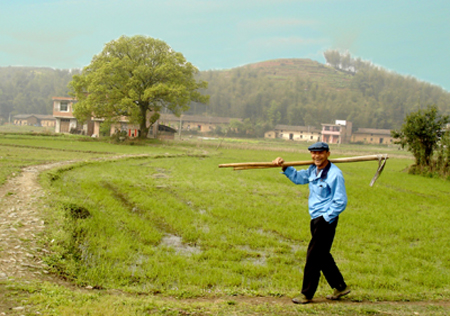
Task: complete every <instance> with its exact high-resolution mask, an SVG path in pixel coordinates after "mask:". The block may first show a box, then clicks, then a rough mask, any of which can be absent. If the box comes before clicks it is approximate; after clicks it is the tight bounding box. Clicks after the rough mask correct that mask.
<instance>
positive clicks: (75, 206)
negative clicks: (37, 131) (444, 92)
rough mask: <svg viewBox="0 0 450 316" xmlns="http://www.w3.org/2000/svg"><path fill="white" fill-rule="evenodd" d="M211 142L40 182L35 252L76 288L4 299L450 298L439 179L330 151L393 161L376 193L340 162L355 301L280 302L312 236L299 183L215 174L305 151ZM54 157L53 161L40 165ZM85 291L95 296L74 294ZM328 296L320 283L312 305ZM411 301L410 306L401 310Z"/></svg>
mask: <svg viewBox="0 0 450 316" xmlns="http://www.w3.org/2000/svg"><path fill="white" fill-rule="evenodd" d="M27 137H28V136H27ZM20 141H22V142H23V143H24V145H26V146H31V145H30V144H28V143H27V142H28V140H26V139H20ZM53 141H55V142H56V143H52V142H53ZM59 141H60V140H58V139H55V140H49V141H48V142H49V143H46V142H45V141H44V140H39V139H36V142H35V143H36V144H37V143H38V142H42V143H39V147H40V149H37V150H38V151H41V150H44V149H41V148H42V147H45V148H50V147H51V148H60V149H64V148H70V149H72V150H75V149H78V148H81V149H80V150H82V151H83V154H85V155H88V156H91V157H93V156H95V155H98V154H97V153H94V152H97V151H96V150H94V149H93V148H96V146H97V145H98V144H97V143H95V142H81V141H77V142H73V143H70V146H67V147H65V146H64V144H63V143H59ZM220 141H222V140H221V139H217V140H206V141H205V140H198V141H196V140H185V141H180V142H168V143H164V144H161V145H158V146H122V145H120V146H118V145H109V144H106V143H101V144H102V146H104V147H103V150H104V151H105V152H113V151H114V149H115V148H119V147H120V149H115V152H120V153H126V152H128V150H130V151H131V152H133V150H135V148H141V149H143V150H149V149H148V148H151V150H152V153H153V155H152V156H149V157H140V158H127V159H120V160H114V161H94V160H92V159H85V160H83V161H81V162H79V163H77V164H75V165H72V166H66V167H63V168H61V169H58V170H51V171H48V172H46V173H43V174H42V175H41V182H42V184H43V185H44V187H45V188H46V190H48V191H49V195H48V196H51V200H49V201H47V203H48V204H49V205H50V206H51V207H50V208H47V210H48V211H47V215H46V216H47V218H46V222H47V225H48V226H47V231H46V233H45V234H43V236H42V237H41V238H42V241H41V242H42V243H43V246H45V247H46V249H49V250H51V252H52V253H51V255H49V256H48V257H46V258H45V260H46V262H47V263H48V264H49V265H50V266H51V267H52V271H53V272H54V273H57V274H60V275H62V276H64V277H65V278H67V279H69V280H71V282H73V283H74V284H76V285H78V286H79V287H80V290H75V291H73V290H69V289H66V288H64V287H61V286H57V285H54V284H39V283H36V284H28V285H27V284H22V285H20V284H15V285H9V286H10V287H11V289H10V290H11V291H12V290H14V291H17V293H22V294H23V293H25V294H26V296H27V299H28V304H29V305H30V306H32V308H31V309H32V310H35V311H39V312H40V313H42V314H45V315H88V314H89V315H117V314H121V315H187V314H190V315H230V314H233V313H234V314H239V315H244V314H258V315H280V314H283V315H310V314H318V315H330V314H342V315H363V314H378V315H384V314H389V315H405V314H410V315H413V314H415V313H420V314H422V313H423V314H434V315H445V308H444V307H442V304H439V303H437V302H438V301H439V300H446V301H448V299H449V297H450V291H449V290H448V289H449V288H450V273H449V271H450V269H449V268H450V255H449V254H448V251H447V250H446V249H447V247H448V242H447V240H448V238H447V236H448V235H449V233H450V228H448V225H447V224H448V222H449V220H450V218H449V217H450V213H449V212H446V211H445V210H446V209H448V202H449V201H450V199H449V198H448V192H449V191H450V182H449V181H444V180H441V179H432V178H423V177H418V176H412V175H409V174H407V173H405V172H404V171H403V170H404V169H405V168H406V167H407V166H409V165H410V164H412V162H413V161H412V160H411V159H410V158H409V157H408V155H407V154H406V153H404V152H398V151H397V149H396V148H388V147H370V146H354V145H353V146H352V145H346V146H341V147H339V148H332V155H333V156H332V157H340V156H346V155H347V156H355V155H359V154H373V153H384V152H388V153H389V154H390V156H391V159H389V160H388V163H387V166H386V167H385V170H384V172H383V174H382V175H381V177H380V178H379V179H378V181H377V182H376V184H375V186H374V187H369V183H370V180H371V178H372V176H373V175H374V173H375V170H376V167H377V162H361V163H352V164H339V167H340V168H341V170H342V171H343V173H344V176H345V179H346V185H347V192H348V196H349V204H348V207H347V210H346V211H345V212H344V213H343V214H342V216H341V218H340V222H339V225H338V231H337V235H336V239H335V243H334V246H333V254H334V256H335V260H336V261H337V263H338V265H339V267H340V269H341V271H342V273H343V274H344V277H345V278H346V280H347V282H348V283H349V284H350V285H351V287H352V294H351V296H350V298H351V300H352V301H353V302H355V303H354V304H339V303H338V304H313V305H312V306H307V307H303V306H302V307H298V306H293V305H291V304H289V298H290V297H292V296H294V295H297V294H298V293H299V290H300V286H301V279H302V269H303V265H304V260H305V252H306V247H307V244H308V242H309V238H310V236H309V215H308V212H307V199H308V188H307V186H296V185H294V184H292V183H291V182H289V181H288V180H287V179H286V178H285V177H284V176H283V175H281V174H279V170H278V169H267V170H246V171H232V170H231V169H221V168H218V167H217V166H218V165H219V164H221V163H231V162H245V161H271V160H273V159H274V158H275V157H276V156H278V155H281V156H283V157H284V158H285V160H287V161H294V160H306V159H309V155H308V153H307V151H306V150H305V148H304V147H306V146H305V145H301V144H292V143H289V142H286V143H285V144H286V145H285V147H284V149H283V146H284V144H283V143H281V142H275V143H274V142H265V141H255V142H251V143H250V142H245V141H244V140H241V141H239V142H238V141H236V140H223V142H222V143H221V145H220V146H219V149H218V150H216V148H218V145H219V142H220ZM2 142H7V141H5V140H3V141H2V140H0V144H1V143H2ZM68 144H69V143H68ZM89 145H91V146H92V147H89ZM0 146H1V145H0ZM244 146H247V147H246V148H245V147H244ZM0 148H10V149H11V150H21V149H23V148H21V147H8V146H5V147H0ZM26 148H28V147H26ZM90 148H92V149H93V150H89V149H90ZM275 148H276V150H275ZM52 153H53V154H52ZM55 153H57V155H55ZM62 153H65V151H62V150H49V151H48V152H47V154H48V157H47V159H57V158H55V156H58V159H60V157H59V155H60V154H62ZM133 153H134V152H133ZM80 154H81V153H80ZM30 155H31V154H30ZM51 157H52V158H51ZM36 159H37V158H36ZM5 286H6V285H5ZM86 286H92V287H95V288H96V289H99V290H94V291H86V290H81V288H84V287H86ZM0 287H1V285H0ZM13 287H15V288H14V289H13ZM329 292H330V289H329V287H328V285H327V284H326V282H325V280H321V283H320V286H319V290H318V292H317V297H323V296H325V295H326V294H329ZM242 298H244V299H242ZM252 299H254V300H258V299H259V300H260V302H259V303H258V304H254V302H253V301H251V300H252ZM271 299H273V300H276V301H278V303H275V304H273V303H270V302H271ZM283 300H284V301H283ZM410 301H414V302H417V303H415V304H409V305H408V304H406V303H404V302H410ZM422 301H425V302H426V303H424V304H423V305H422V304H421V302H422ZM280 302H285V303H280ZM286 302H287V303H286ZM357 302H361V303H357ZM370 302H384V303H377V304H373V303H370ZM394 302H396V303H394ZM434 302H436V303H434Z"/></svg>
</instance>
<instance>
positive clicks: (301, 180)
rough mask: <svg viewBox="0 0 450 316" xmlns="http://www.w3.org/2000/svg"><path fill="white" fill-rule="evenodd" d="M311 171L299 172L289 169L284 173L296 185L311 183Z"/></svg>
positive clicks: (292, 168)
mask: <svg viewBox="0 0 450 316" xmlns="http://www.w3.org/2000/svg"><path fill="white" fill-rule="evenodd" d="M309 169H310V168H308V169H306V170H298V171H297V170H296V169H295V168H294V167H287V168H286V170H285V171H284V172H282V173H283V174H284V175H286V177H288V179H289V180H291V181H292V182H294V183H295V184H307V183H309Z"/></svg>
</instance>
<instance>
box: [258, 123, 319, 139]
mask: <svg viewBox="0 0 450 316" xmlns="http://www.w3.org/2000/svg"><path fill="white" fill-rule="evenodd" d="M264 138H273V139H275V138H281V139H286V140H294V141H300V142H317V141H319V140H320V130H319V129H317V128H315V127H313V126H290V125H276V126H275V128H274V129H273V130H272V131H268V132H266V133H265V134H264Z"/></svg>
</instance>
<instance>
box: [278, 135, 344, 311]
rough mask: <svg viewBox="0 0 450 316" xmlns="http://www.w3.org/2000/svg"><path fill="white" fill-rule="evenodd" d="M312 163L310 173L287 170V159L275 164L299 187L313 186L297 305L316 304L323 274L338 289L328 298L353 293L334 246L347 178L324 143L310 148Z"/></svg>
mask: <svg viewBox="0 0 450 316" xmlns="http://www.w3.org/2000/svg"><path fill="white" fill-rule="evenodd" d="M308 150H309V152H310V153H311V158H312V164H311V166H309V168H308V169H306V170H298V171H297V170H296V169H295V168H294V167H284V166H283V163H284V159H283V158H281V157H278V158H276V159H275V160H274V161H272V163H273V164H274V165H277V166H281V167H282V169H283V174H285V175H286V176H287V177H288V178H289V180H291V181H292V182H293V183H295V184H307V183H308V184H309V200H308V207H309V214H310V216H311V223H310V229H311V236H312V238H311V241H310V242H309V245H308V251H307V254H306V264H305V269H304V274H303V286H302V291H301V293H302V294H301V296H299V297H296V298H294V299H292V302H294V303H295V304H307V303H310V302H312V299H313V297H314V294H315V293H316V290H317V287H318V285H319V280H320V272H322V273H323V275H324V276H325V278H326V280H327V282H328V284H329V285H330V286H331V288H333V289H334V292H333V294H331V295H327V299H330V300H337V299H339V298H341V297H342V296H344V295H347V294H348V293H350V289H349V287H348V286H347V284H346V283H345V281H344V278H343V276H342V274H341V272H340V271H339V269H338V267H337V265H336V263H335V262H334V259H333V256H332V255H331V253H330V251H331V246H332V245H333V239H334V235H335V233H336V226H337V223H338V219H339V214H340V213H342V212H343V211H344V210H345V207H346V206H347V193H346V191H345V183H344V177H343V175H342V172H341V170H340V169H339V168H338V167H336V166H335V165H334V164H333V163H331V162H330V161H329V160H328V157H329V156H330V148H329V146H328V144H326V143H323V142H318V143H315V144H313V145H311V146H309V147H308Z"/></svg>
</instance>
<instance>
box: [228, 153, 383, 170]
mask: <svg viewBox="0 0 450 316" xmlns="http://www.w3.org/2000/svg"><path fill="white" fill-rule="evenodd" d="M388 158H389V157H388V155H387V154H384V155H369V156H357V157H345V158H335V159H330V161H331V162H332V163H343V162H360V161H372V160H378V161H380V160H382V159H384V160H386V159H388ZM312 164H313V162H312V160H306V161H305V160H304V161H292V162H285V163H283V165H282V166H277V165H274V164H273V163H271V162H242V163H228V164H220V165H219V168H233V169H234V170H248V169H265V168H280V167H290V166H307V165H312Z"/></svg>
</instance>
